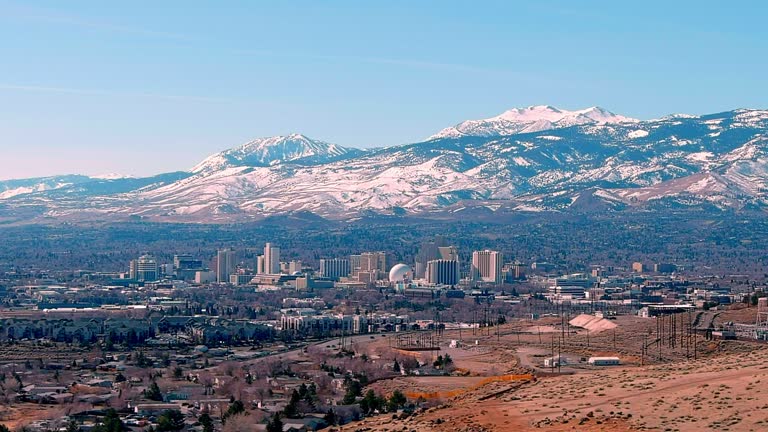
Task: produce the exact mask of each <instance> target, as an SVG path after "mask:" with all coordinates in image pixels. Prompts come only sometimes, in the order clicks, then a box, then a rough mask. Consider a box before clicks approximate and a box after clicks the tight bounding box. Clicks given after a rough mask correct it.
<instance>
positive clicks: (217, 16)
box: [0, 2, 766, 179]
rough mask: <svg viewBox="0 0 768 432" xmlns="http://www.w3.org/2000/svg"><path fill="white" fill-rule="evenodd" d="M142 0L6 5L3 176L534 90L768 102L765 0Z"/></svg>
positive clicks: (449, 109) (180, 154) (149, 164)
mask: <svg viewBox="0 0 768 432" xmlns="http://www.w3.org/2000/svg"><path fill="white" fill-rule="evenodd" d="M148 7H149V5H148V4H147V5H142V4H133V5H132V6H130V7H118V6H114V5H98V4H88V3H69V4H68V5H67V7H66V8H63V7H62V6H61V5H59V4H55V3H46V2H41V3H38V4H37V5H36V6H29V5H23V4H20V3H18V2H2V3H0V10H2V12H3V13H2V18H0V20H2V21H1V22H2V23H3V25H2V29H3V30H0V32H1V33H0V35H2V36H3V37H4V38H5V39H7V40H9V41H11V42H12V43H9V44H7V45H5V46H4V47H3V49H2V53H3V55H4V58H6V59H7V60H8V62H7V65H6V67H4V68H3V69H2V71H0V95H1V96H2V100H3V103H1V104H0V113H1V114H2V116H0V118H2V119H3V120H0V147H1V148H0V149H1V150H2V151H3V154H4V160H5V161H6V164H5V166H4V170H3V171H2V173H0V177H2V178H4V179H8V178H28V177H37V176H45V175H55V174H68V173H78V174H87V175H101V174H105V173H113V172H114V173H119V174H124V175H134V176H145V175H151V174H157V173H160V172H167V171H173V170H186V169H189V168H191V167H192V166H193V165H194V164H195V163H196V162H198V161H199V160H201V159H202V158H204V157H205V156H208V155H210V154H212V153H215V152H217V151H220V150H223V149H226V148H230V147H234V146H236V145H238V144H240V143H243V142H247V141H249V140H251V139H253V138H256V137H263V136H274V135H285V134H289V133H295V132H298V133H303V134H306V135H308V136H310V137H313V138H316V139H321V140H325V141H329V142H334V143H337V144H340V145H345V146H352V147H361V148H369V147H375V146H383V145H396V144H403V143H409V142H416V141H420V140H422V139H424V138H426V137H427V136H429V135H431V134H432V133H434V132H436V131H438V130H440V129H442V128H444V127H448V126H451V125H453V124H456V123H458V122H460V121H463V120H467V119H473V118H486V117H489V116H493V115H497V114H499V113H501V112H503V111H504V110H506V109H509V108H513V107H523V106H529V105H541V104H549V105H555V106H559V107H562V108H566V109H578V108H584V107H587V106H593V105H599V106H602V107H605V108H607V109H609V110H611V111H614V112H616V113H619V114H623V115H626V116H630V117H635V118H640V119H650V118H658V117H661V116H664V115H666V114H670V113H677V112H684V113H691V114H701V113H706V112H720V111H726V110H729V109H735V108H761V105H762V104H763V103H764V102H763V101H764V100H766V94H765V90H763V86H762V85H761V83H762V77H761V75H760V71H761V70H762V69H763V67H762V66H763V65H764V60H763V58H764V56H760V55H759V53H760V52H761V51H763V50H764V47H763V45H762V44H761V41H762V40H764V30H762V27H761V25H760V22H759V17H760V16H763V15H762V14H761V13H760V12H761V11H764V9H765V6H764V5H763V4H761V3H757V2H753V3H748V4H745V5H743V6H742V7H740V8H738V10H736V8H730V7H725V6H720V5H711V4H710V5H707V4H703V5H702V4H700V3H696V4H695V6H694V4H693V3H676V4H667V3H665V4H663V5H662V4H661V3H646V4H645V5H644V7H642V8H635V7H627V6H623V5H613V4H610V5H606V4H604V3H601V2H590V3H586V4H581V5H579V8H578V9H575V8H573V7H572V6H571V5H565V4H562V3H557V2H553V3H546V4H544V3H537V4H508V3H495V2H492V3H489V4H486V5H485V7H483V8H478V7H472V6H470V5H462V4H457V3H449V4H444V3H440V4H437V3H432V2H424V3H421V4H418V5H413V4H404V3H393V4H388V5H387V6H379V7H374V6H370V5H368V6H366V7H359V6H358V7H355V6H354V5H352V4H348V3H345V2H332V3H326V4H323V5H316V4H312V3H299V4H292V5H267V4H258V5H253V4H251V3H248V4H245V3H234V4H231V5H230V6H229V7H222V8H217V9H213V10H209V9H207V8H197V7H195V6H194V5H188V4H186V3H185V4H182V3H166V4H164V5H163V7H160V8H158V7H154V8H153V9H152V11H153V13H152V14H147V13H145V12H146V11H147V8H148ZM661 8H663V10H664V14H659V13H658V10H660V9H661ZM745 9H746V10H749V11H751V12H752V13H749V14H745V13H743V11H744V10H745ZM180 12H184V13H180ZM491 12H493V13H491ZM644 20H645V21H649V22H650V21H652V22H654V25H653V26H648V27H643V26H628V25H627V24H628V23H630V22H643V21H644ZM710 28H712V29H716V30H710ZM285 29H290V31H285ZM394 29H397V30H396V31H395V30H394ZM353 34H354V35H357V36H356V37H350V35H353ZM467 53H472V55H467ZM713 53H717V54H716V56H715V54H713ZM608 54H609V55H608ZM51 65H55V67H51ZM54 70H55V71H56V72H55V73H52V71H54ZM383 125H386V126H383ZM372 132H373V133H372ZM32 160H34V161H35V163H34V164H30V163H29V161H32Z"/></svg>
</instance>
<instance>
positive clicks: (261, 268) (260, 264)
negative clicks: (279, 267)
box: [256, 255, 267, 274]
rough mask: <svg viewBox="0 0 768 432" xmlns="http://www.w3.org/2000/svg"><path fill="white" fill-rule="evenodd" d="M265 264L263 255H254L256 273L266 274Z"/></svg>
mask: <svg viewBox="0 0 768 432" xmlns="http://www.w3.org/2000/svg"><path fill="white" fill-rule="evenodd" d="M266 273H267V266H266V265H265V264H264V255H259V256H257V257H256V274H266Z"/></svg>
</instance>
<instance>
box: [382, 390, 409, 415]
mask: <svg viewBox="0 0 768 432" xmlns="http://www.w3.org/2000/svg"><path fill="white" fill-rule="evenodd" d="M407 402H408V399H407V398H406V397H405V395H404V394H403V392H401V391H400V390H395V391H394V392H392V395H390V396H389V400H388V401H387V411H390V412H394V411H397V410H398V408H400V407H402V406H404V405H405V404H406V403H407Z"/></svg>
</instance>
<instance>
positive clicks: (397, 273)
mask: <svg viewBox="0 0 768 432" xmlns="http://www.w3.org/2000/svg"><path fill="white" fill-rule="evenodd" d="M412 276H413V269H411V266H409V265H407V264H397V265H395V266H394V267H392V270H390V271H389V281H390V282H394V283H397V282H402V281H403V280H405V279H406V277H407V278H408V279H410V278H411V277H412Z"/></svg>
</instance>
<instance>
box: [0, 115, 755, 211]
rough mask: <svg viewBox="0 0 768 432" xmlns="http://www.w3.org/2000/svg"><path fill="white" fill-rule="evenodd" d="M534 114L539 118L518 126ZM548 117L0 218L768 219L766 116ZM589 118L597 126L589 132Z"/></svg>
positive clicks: (25, 200) (305, 141)
mask: <svg viewBox="0 0 768 432" xmlns="http://www.w3.org/2000/svg"><path fill="white" fill-rule="evenodd" d="M534 108H536V107H534ZM529 111H536V109H528V108H526V109H521V110H517V111H516V112H517V114H509V116H508V117H509V118H514V116H515V115H517V116H519V117H518V118H521V117H525V115H526V114H525V113H526V112H529ZM538 111H539V112H540V113H542V112H547V113H549V114H547V115H548V116H549V117H547V118H546V119H545V120H546V121H548V122H549V123H550V125H551V126H550V127H549V128H547V129H546V130H539V131H528V132H519V133H513V134H508V133H507V131H502V132H498V133H496V134H495V135H489V136H485V135H478V134H462V135H460V136H456V137H452V136H451V137H443V138H434V139H431V140H428V141H425V142H420V143H414V144H407V145H399V146H394V147H387V148H382V149H376V150H368V151H362V150H356V149H349V148H343V147H340V146H336V145H333V144H328V143H322V142H319V141H315V140H312V139H309V138H306V137H304V136H300V135H292V136H289V137H274V138H264V139H260V140H255V141H253V142H252V143H248V144H245V145H243V146H240V147H237V148H235V149H232V150H228V151H225V152H222V153H218V154H216V155H213V156H211V157H209V158H207V159H206V160H205V161H203V162H202V163H201V164H199V165H198V166H196V167H195V168H194V169H193V170H192V171H191V172H188V173H171V174H165V175H162V176H157V177H153V178H150V179H116V180H94V179H90V180H83V181H82V182H80V183H74V182H73V181H70V183H73V184H70V185H67V186H60V187H57V188H56V189H50V188H48V187H47V186H46V187H45V188H40V187H37V188H36V189H35V187H33V186H34V185H37V184H41V183H42V182H41V181H40V179H37V180H35V181H32V182H31V183H30V184H31V185H28V184H26V183H24V184H22V183H23V182H24V181H16V182H17V183H14V184H10V183H9V182H0V193H2V192H3V191H9V190H18V188H20V187H26V188H32V189H34V190H32V191H25V192H23V193H17V192H14V193H13V195H11V194H10V193H8V194H7V196H5V197H3V198H0V221H3V220H5V221H6V223H8V222H7V221H8V220H13V216H14V215H19V214H23V215H24V216H23V219H24V220H27V219H29V220H39V219H40V218H55V220H57V221H60V220H72V219H86V220H93V219H96V218H110V219H112V218H117V219H120V218H129V217H131V218H137V217H141V218H146V219H147V220H156V221H191V222H224V221H226V222H229V221H242V220H257V219H260V218H264V217H266V216H270V215H276V214H285V213H291V212H311V213H314V214H317V215H320V216H323V217H327V218H336V219H351V218H357V217H360V216H361V215H367V214H371V213H376V214H382V213H383V214H394V215H418V216H421V217H430V216H433V217H440V218H445V217H459V216H460V215H462V214H465V213H466V212H467V211H482V212H485V213H487V214H490V215H501V214H508V213H514V212H521V211H525V212H530V211H590V209H592V210H594V209H597V208H599V209H600V210H601V211H620V210H622V209H633V208H639V207H642V208H648V209H668V208H670V207H691V206H693V207H697V208H707V209H723V210H725V209H729V210H730V209H735V210H740V209H768V111H763V110H735V111H728V112H723V113H718V114H711V115H704V116H668V117H664V118H661V119H656V120H649V121H632V120H630V119H625V118H623V117H619V116H615V115H613V114H605V113H606V112H605V111H604V110H603V111H597V110H584V111H582V112H580V113H579V114H577V115H572V113H573V112H571V114H562V111H560V110H558V111H559V114H558V113H556V112H554V109H552V108H546V107H545V108H541V109H538ZM561 114H562V115H561ZM586 116H591V117H589V118H590V119H591V120H590V121H584V122H582V119H583V118H584V117H586ZM528 118H529V119H530V118H532V117H528ZM540 120H541V118H540ZM572 123H573V124H572ZM86 179H87V178H86ZM19 182H22V183H19ZM48 182H49V183H51V184H54V181H53V180H50V181H48ZM59 182H60V183H61V182H62V181H61V179H59ZM46 184H48V183H46ZM55 184H59V183H55ZM9 215H10V216H9ZM16 217H17V219H22V217H21V216H16ZM35 218H36V219H35Z"/></svg>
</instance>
